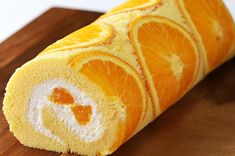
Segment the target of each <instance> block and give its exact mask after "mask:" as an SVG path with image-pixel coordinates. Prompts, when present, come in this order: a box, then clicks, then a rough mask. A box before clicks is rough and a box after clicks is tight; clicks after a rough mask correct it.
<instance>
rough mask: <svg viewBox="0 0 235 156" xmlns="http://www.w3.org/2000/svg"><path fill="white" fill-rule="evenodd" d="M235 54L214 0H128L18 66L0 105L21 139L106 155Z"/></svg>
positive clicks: (227, 19)
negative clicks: (2, 103)
mask: <svg viewBox="0 0 235 156" xmlns="http://www.w3.org/2000/svg"><path fill="white" fill-rule="evenodd" d="M199 10H200V11H199ZM234 55H235V25H234V21H233V19H232V17H231V16H230V14H229V12H228V11H227V9H226V7H225V5H224V4H223V2H222V1H221V0H207V1H206V0H128V1H127V2H125V3H123V4H121V5H119V6H117V7H116V8H114V9H112V10H111V11H109V12H107V13H106V14H105V15H103V16H101V17H100V18H99V19H98V20H96V21H95V22H93V23H92V24H90V25H88V26H86V27H84V28H82V29H80V30H77V31H75V32H73V33H71V34H70V35H68V36H66V37H64V38H62V39H61V40H58V41H57V42H55V43H54V44H52V45H50V46H49V47H47V48H46V49H45V50H44V51H42V52H41V53H40V54H39V55H37V56H36V57H35V58H34V59H32V60H31V61H29V62H27V63H25V64H24V65H23V66H22V67H20V68H18V69H17V70H16V71H15V73H14V74H13V76H12V77H11V78H10V80H9V82H8V85H7V87H6V94H5V98H4V105H3V111H4V114H5V116H6V119H7V121H8V123H9V126H10V130H11V132H12V133H13V134H14V136H15V137H16V138H17V139H18V140H19V141H20V142H21V143H22V144H24V145H25V146H29V147H33V148H39V149H46V150H50V151H57V152H63V153H65V152H73V153H78V154H81V155H107V154H111V153H113V152H114V151H115V150H117V149H118V147H120V146H121V145H122V144H123V143H125V142H126V141H128V140H129V139H130V138H131V137H133V136H134V135H135V134H136V133H138V132H139V131H140V130H141V129H143V128H144V127H145V126H146V125H147V124H149V123H150V122H152V121H153V120H154V119H156V118H157V117H158V116H159V115H160V114H161V113H163V112H164V111H165V110H166V109H167V108H169V107H170V106H172V105H173V104H174V103H176V101H178V100H179V99H180V98H181V97H182V96H184V95H185V94H186V93H187V92H188V91H189V90H190V89H191V88H192V87H193V86H195V85H196V84H197V83H198V82H199V81H200V80H201V79H203V78H204V77H205V76H206V75H207V74H208V73H209V72H210V71H212V70H214V69H215V68H216V67H218V66H219V65H221V64H222V63H223V62H225V61H227V60H228V59H230V58H232V57H233V56H234ZM137 150H138V149H137Z"/></svg>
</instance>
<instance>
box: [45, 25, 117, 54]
mask: <svg viewBox="0 0 235 156" xmlns="http://www.w3.org/2000/svg"><path fill="white" fill-rule="evenodd" d="M113 35H114V32H113V28H112V26H110V25H108V24H104V23H93V24H90V25H88V26H85V27H83V28H81V29H79V30H77V31H75V32H73V33H71V34H69V35H68V36H66V37H64V38H63V39H61V40H58V41H57V42H55V43H54V44H52V45H50V46H49V47H47V48H46V49H45V50H44V51H43V52H42V53H40V55H41V54H44V53H51V52H55V51H63V50H71V49H76V48H85V47H88V46H98V45H101V44H105V43H107V42H108V41H109V40H111V39H112V37H113Z"/></svg>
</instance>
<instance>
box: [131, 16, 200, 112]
mask: <svg viewBox="0 0 235 156" xmlns="http://www.w3.org/2000/svg"><path fill="white" fill-rule="evenodd" d="M129 30H130V38H131V41H132V42H133V46H134V48H135V53H136V54H137V56H138V59H139V61H140V64H141V66H142V68H143V71H144V74H145V77H146V78H147V80H148V84H149V88H150V90H151V93H152V98H153V101H154V103H155V107H156V108H155V109H156V111H157V112H162V111H164V110H166V109H167V108H168V107H169V106H170V105H172V104H174V103H175V102H176V101H177V100H178V99H179V98H180V97H181V96H182V95H183V94H184V93H185V92H186V91H187V90H188V89H189V88H190V87H191V85H192V84H193V83H194V79H195V77H196V74H197V69H198V59H199V58H198V51H197V48H196V45H195V43H194V41H193V40H192V38H191V37H190V35H189V34H188V33H187V32H186V31H185V30H184V29H183V28H182V27H180V26H179V25H177V24H176V23H174V22H173V21H171V20H168V19H166V18H162V17H156V16H143V17H140V18H137V19H136V20H135V21H133V22H132V23H131V24H130V28H129ZM159 104H160V105H159Z"/></svg>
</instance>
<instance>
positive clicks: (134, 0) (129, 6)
mask: <svg viewBox="0 0 235 156" xmlns="http://www.w3.org/2000/svg"><path fill="white" fill-rule="evenodd" d="M160 4H161V0H127V1H126V2H124V3H122V4H120V5H119V6H117V7H115V8H114V9H112V10H111V11H109V12H108V13H106V14H105V15H103V16H102V17H106V16H108V15H110V14H116V13H120V12H126V11H131V10H143V9H146V8H150V7H154V6H159V5H160Z"/></svg>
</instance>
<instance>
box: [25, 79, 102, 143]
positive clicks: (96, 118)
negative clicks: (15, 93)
mask: <svg viewBox="0 0 235 156" xmlns="http://www.w3.org/2000/svg"><path fill="white" fill-rule="evenodd" d="M56 87H62V88H64V89H66V90H68V91H69V92H70V93H71V95H72V96H73V98H74V100H75V102H76V103H79V104H80V105H84V106H85V105H89V106H91V107H92V116H91V120H90V122H89V123H88V124H86V125H80V124H79V122H78V121H77V119H76V117H75V116H74V114H73V112H72V111H71V109H70V107H69V106H66V105H58V104H55V103H53V102H52V101H50V100H49V99H48V97H49V96H50V95H51V93H52V91H53V89H54V88H56ZM45 106H51V107H52V108H53V109H54V111H55V113H56V115H57V118H58V119H59V120H60V121H62V122H63V123H64V124H65V126H66V127H67V128H68V130H70V131H71V132H73V133H74V134H76V135H78V136H79V137H80V139H81V140H83V141H85V142H92V141H95V140H97V139H99V138H100V137H101V136H102V134H103V132H104V127H103V126H102V123H101V117H102V116H101V114H99V113H98V112H97V109H96V108H97V105H96V103H95V102H94V101H93V100H92V99H91V98H90V97H88V96H87V95H86V94H85V93H84V92H83V91H81V90H79V89H78V88H77V87H75V86H74V85H72V84H71V83H68V82H66V81H64V80H61V79H53V80H48V81H45V82H43V83H41V84H39V85H36V86H35V87H34V88H33V91H32V94H31V97H30V102H29V106H28V120H29V122H30V123H31V124H32V125H33V127H34V128H35V130H36V131H38V132H40V133H42V134H44V135H46V136H47V137H50V138H53V139H54V140H56V141H57V142H59V143H61V144H64V142H63V141H62V140H61V139H60V138H59V137H58V136H56V135H55V134H53V132H51V131H50V130H49V129H47V128H46V127H44V126H43V122H42V114H41V110H42V108H43V107H45Z"/></svg>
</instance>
